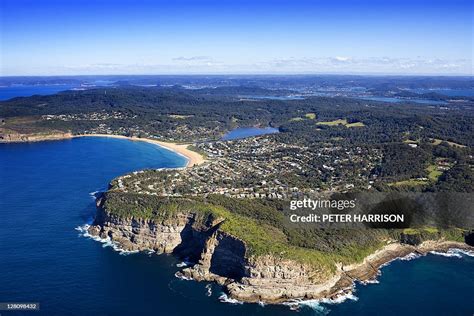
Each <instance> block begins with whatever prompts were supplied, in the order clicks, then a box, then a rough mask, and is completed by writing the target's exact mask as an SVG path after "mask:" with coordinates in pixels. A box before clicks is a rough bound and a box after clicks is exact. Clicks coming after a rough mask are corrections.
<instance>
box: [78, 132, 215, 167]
mask: <svg viewBox="0 0 474 316" xmlns="http://www.w3.org/2000/svg"><path fill="white" fill-rule="evenodd" d="M73 137H110V138H119V139H128V140H131V141H140V142H147V143H150V144H155V145H158V146H161V147H163V148H165V149H168V150H171V151H174V152H175V153H177V154H179V155H181V156H184V157H185V158H186V159H187V163H186V167H192V166H196V165H200V164H202V163H204V162H205V161H206V160H205V159H204V157H203V156H202V155H201V154H199V153H197V152H195V151H192V150H190V149H188V146H189V144H176V143H168V142H163V141H159V140H154V139H149V138H138V137H127V136H121V135H108V134H86V135H74V136H73Z"/></svg>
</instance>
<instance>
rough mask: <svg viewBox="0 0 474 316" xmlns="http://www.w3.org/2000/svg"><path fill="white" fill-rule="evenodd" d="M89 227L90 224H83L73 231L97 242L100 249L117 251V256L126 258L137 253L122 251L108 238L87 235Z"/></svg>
mask: <svg viewBox="0 0 474 316" xmlns="http://www.w3.org/2000/svg"><path fill="white" fill-rule="evenodd" d="M90 226H91V225H90V224H84V225H82V226H78V227H76V228H75V229H76V230H77V231H79V232H80V233H79V236H82V237H86V238H90V239H92V240H95V241H98V242H100V243H102V248H106V247H111V248H112V249H113V250H115V251H117V252H118V253H119V255H122V256H127V255H131V254H134V253H138V252H139V251H138V250H125V249H122V248H120V246H119V245H118V244H117V243H116V242H114V241H112V240H111V239H110V238H109V237H107V238H101V237H99V236H93V235H91V234H90V233H89V227H90Z"/></svg>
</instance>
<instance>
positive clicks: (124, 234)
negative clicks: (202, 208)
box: [89, 199, 472, 303]
mask: <svg viewBox="0 0 474 316" xmlns="http://www.w3.org/2000/svg"><path fill="white" fill-rule="evenodd" d="M101 206H102V201H101V200H100V199H99V200H98V211H97V216H96V219H95V221H94V224H93V225H92V226H90V228H89V233H90V234H91V235H94V236H100V237H102V238H110V239H111V240H112V241H113V242H115V243H116V244H118V245H119V246H120V248H122V249H124V250H131V251H134V250H153V251H156V252H157V253H173V254H176V255H178V256H179V257H181V258H187V259H189V260H191V261H192V262H194V263H195V264H194V265H193V266H191V267H187V268H184V269H183V270H182V271H180V272H178V273H177V276H180V277H183V278H186V279H193V280H196V281H208V282H216V283H218V284H220V285H222V286H224V289H225V292H227V294H228V295H229V296H230V297H231V298H233V299H237V300H240V301H245V302H265V303H282V302H286V301H290V300H296V299H322V298H328V299H337V298H338V297H340V296H342V295H346V294H348V293H351V291H352V290H353V286H354V281H362V282H363V281H370V280H374V279H375V278H376V277H377V276H378V275H379V269H380V268H381V266H383V265H384V264H386V263H387V262H390V261H392V260H394V259H397V258H400V257H405V256H407V255H409V254H411V253H418V254H420V255H422V254H426V253H428V252H430V251H434V250H436V251H447V250H448V249H450V248H463V249H468V250H472V247H470V246H468V245H466V244H461V243H456V242H447V241H443V240H439V241H425V242H422V243H420V244H419V245H410V244H400V243H398V242H394V241H392V242H388V244H387V245H386V246H385V247H383V248H382V249H380V250H378V251H376V252H375V253H373V254H372V255H370V256H368V257H366V258H365V259H364V260H363V262H361V263H358V264H352V265H343V264H342V263H340V264H338V265H337V268H336V271H332V272H328V271H320V270H318V269H316V268H315V267H313V266H311V265H308V264H303V263H301V262H297V261H295V260H290V259H284V258H281V257H279V256H272V255H262V256H250V255H249V254H248V249H247V245H246V244H245V242H244V241H242V240H240V239H238V238H236V237H234V236H232V235H230V234H228V233H226V232H224V231H222V230H220V229H219V228H220V226H221V224H222V223H223V219H216V218H210V219H209V220H207V221H206V220H205V221H202V220H201V221H200V223H203V222H204V224H197V223H196V214H193V213H192V212H189V213H178V214H175V215H174V216H173V218H170V219H167V220H162V221H157V220H146V219H135V218H121V217H118V216H116V215H111V214H109V213H108V212H107V211H106V210H104V209H103V208H102V207H101Z"/></svg>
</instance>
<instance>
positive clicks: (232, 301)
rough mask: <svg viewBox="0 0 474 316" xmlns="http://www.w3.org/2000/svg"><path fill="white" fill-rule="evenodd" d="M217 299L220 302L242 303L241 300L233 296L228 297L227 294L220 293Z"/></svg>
mask: <svg viewBox="0 0 474 316" xmlns="http://www.w3.org/2000/svg"><path fill="white" fill-rule="evenodd" d="M219 301H221V302H222V303H229V304H243V303H244V302H241V301H239V300H236V299H235V298H230V297H228V296H227V294H225V293H222V294H221V296H219Z"/></svg>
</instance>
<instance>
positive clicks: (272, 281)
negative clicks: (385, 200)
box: [0, 86, 474, 303]
mask: <svg viewBox="0 0 474 316" xmlns="http://www.w3.org/2000/svg"><path fill="white" fill-rule="evenodd" d="M249 91H258V93H260V94H263V95H265V97H266V98H265V99H252V100H250V101H249V100H247V99H244V100H243V99H242V97H241V96H242V95H249ZM284 92H285V93H288V91H286V90H285V91H284ZM275 93H281V92H278V91H277V92H276V90H267V89H257V90H256V89H253V88H252V89H249V88H248V87H240V86H236V87H232V88H229V87H220V88H212V89H209V88H202V89H191V90H190V89H184V88H182V87H169V88H164V87H159V88H141V87H129V86H127V87H121V88H114V89H102V88H101V89H92V90H85V91H74V92H65V93H61V94H58V95H53V96H33V97H28V98H17V99H12V100H9V101H4V102H1V103H0V117H1V118H2V119H1V125H0V141H2V142H15V141H40V140H52V139H63V138H71V137H92V136H100V137H117V138H123V139H130V140H132V141H146V142H150V143H153V144H157V145H160V146H163V147H165V148H167V149H170V150H173V151H175V152H177V153H179V154H181V155H183V156H185V157H186V158H187V159H188V165H187V167H188V168H181V169H176V170H155V169H150V170H141V171H135V172H132V173H130V174H125V175H122V176H119V177H117V178H116V179H114V180H112V182H111V183H110V185H109V188H108V190H107V191H106V192H104V193H103V194H102V196H101V197H100V198H99V199H98V200H97V214H96V217H95V220H94V223H93V224H92V225H91V226H90V227H89V228H88V234H90V235H92V236H97V237H98V238H102V239H107V240H108V241H110V242H112V243H114V244H115V245H116V246H117V247H120V248H122V249H125V250H132V251H135V250H147V251H149V250H151V251H154V252H156V253H172V254H174V255H176V256H178V257H179V258H182V259H186V261H189V262H190V263H191V264H190V266H188V267H186V268H184V269H182V270H180V271H178V273H177V275H178V276H179V277H182V278H190V279H194V280H197V281H214V282H217V283H219V284H221V285H222V286H223V287H224V289H225V291H226V293H227V294H228V295H229V296H230V297H232V298H235V299H238V300H242V301H246V302H265V303H284V302H285V303H288V302H292V301H294V300H304V299H321V298H333V299H334V298H337V297H339V296H341V295H345V294H347V293H349V292H350V291H351V290H352V287H353V283H354V281H356V280H358V281H361V282H366V281H372V280H373V279H374V278H375V277H376V276H377V273H378V269H379V267H380V266H381V265H383V264H384V263H387V262H389V261H391V260H394V259H395V258H399V257H404V256H407V255H410V254H412V253H415V254H426V253H428V252H430V251H452V250H450V249H453V248H456V249H462V250H465V251H472V250H473V249H472V244H473V241H472V239H473V233H472V231H473V230H472V229H473V228H474V227H472V226H470V223H469V222H468V221H463V220H462V218H461V217H459V214H460V211H466V210H469V207H472V205H471V206H469V203H467V204H466V203H465V204H462V203H461V204H459V205H457V206H456V207H451V208H449V207H448V208H446V210H447V211H449V212H451V213H447V215H446V213H445V214H444V215H446V216H444V217H443V218H444V219H445V221H444V223H446V225H437V223H438V222H436V221H431V222H429V223H428V224H426V225H418V226H414V227H411V226H410V227H384V226H370V225H369V226H364V227H357V228H355V227H352V228H351V227H316V226H315V227H305V228H302V227H298V226H296V227H295V226H291V225H288V223H287V216H286V213H285V210H286V208H287V207H288V206H289V205H290V201H292V200H299V199H303V198H304V197H306V196H310V197H311V196H315V197H332V196H335V195H338V194H359V193H374V194H375V193H382V194H387V195H388V196H395V197H397V196H403V194H406V193H410V194H415V193H416V194H421V193H423V194H425V193H426V194H428V193H429V194H448V193H449V194H451V193H459V194H470V193H472V192H473V187H474V186H473V183H474V181H473V179H474V175H473V170H474V168H473V166H474V160H473V146H474V138H473V137H472V135H473V133H472V126H474V103H473V102H474V101H473V100H471V99H470V98H464V99H463V100H462V102H459V100H458V99H456V100H455V101H452V102H451V101H449V100H448V101H446V102H451V103H450V104H449V115H447V114H446V113H447V112H446V111H447V110H446V107H445V104H439V105H432V106H426V105H420V104H415V103H409V102H407V103H406V104H404V105H403V109H401V108H400V106H399V105H396V106H395V105H390V104H386V103H383V102H377V101H366V100H360V99H354V98H348V97H317V96H308V97H306V98H299V99H281V98H278V99H275V100H273V99H271V98H270V99H268V98H267V97H268V96H270V97H271V96H272V95H274V94H275ZM178 101H179V102H178ZM78 105H80V106H78ZM246 126H272V127H275V128H278V130H279V133H274V134H268V135H262V136H258V137H249V138H244V139H235V140H224V139H223V138H222V136H223V135H224V134H225V133H226V132H228V131H230V130H232V129H235V128H239V127H246ZM168 141H169V142H168ZM189 146H192V147H189ZM191 149H192V150H191ZM204 157H205V158H204ZM422 200H423V199H422ZM456 200H457V201H458V202H462V201H468V200H467V199H456ZM407 205H408V206H409V207H410V205H412V204H410V203H408V204H407ZM458 206H459V207H458ZM424 209H427V212H428V214H431V213H432V212H434V209H431V207H430V204H426V205H425V207H424ZM430 212H431V213H430ZM461 213H462V212H461ZM431 215H433V214H431ZM434 215H436V214H434ZM456 216H457V217H456ZM446 219H447V220H446Z"/></svg>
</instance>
